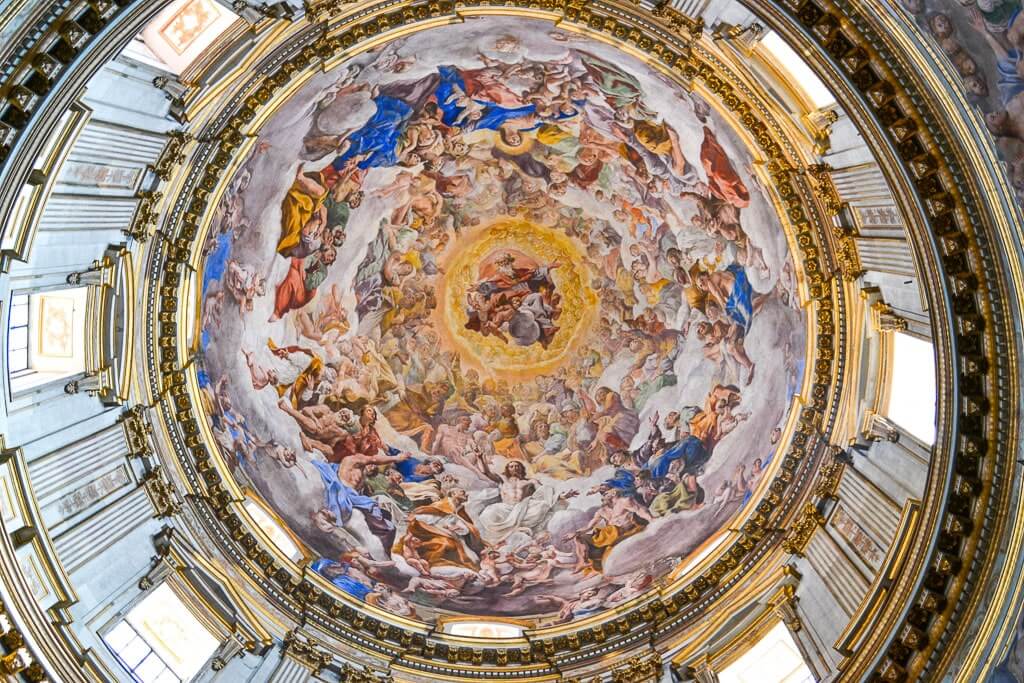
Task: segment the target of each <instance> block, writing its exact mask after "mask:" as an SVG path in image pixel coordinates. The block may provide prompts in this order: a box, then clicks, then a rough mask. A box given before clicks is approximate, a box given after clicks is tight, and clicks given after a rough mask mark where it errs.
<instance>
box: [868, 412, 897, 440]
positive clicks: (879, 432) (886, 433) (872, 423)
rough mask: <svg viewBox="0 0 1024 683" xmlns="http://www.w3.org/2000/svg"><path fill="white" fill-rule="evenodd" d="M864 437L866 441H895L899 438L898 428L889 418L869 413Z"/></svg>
mask: <svg viewBox="0 0 1024 683" xmlns="http://www.w3.org/2000/svg"><path fill="white" fill-rule="evenodd" d="M864 438H866V439H867V440H868V441H891V442H893V443H895V442H897V441H899V440H900V430H899V427H897V426H896V424H895V423H894V422H893V421H892V420H890V419H889V418H887V417H885V416H883V415H879V414H878V413H871V414H870V415H869V416H868V426H867V429H866V430H865V432H864Z"/></svg>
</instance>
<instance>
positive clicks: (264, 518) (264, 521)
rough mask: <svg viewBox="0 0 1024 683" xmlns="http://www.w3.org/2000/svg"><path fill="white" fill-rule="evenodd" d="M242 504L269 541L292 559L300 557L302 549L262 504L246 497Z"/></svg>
mask: <svg viewBox="0 0 1024 683" xmlns="http://www.w3.org/2000/svg"><path fill="white" fill-rule="evenodd" d="M243 505H244V506H245V509H246V511H248V513H249V516H250V517H252V521H254V522H256V526H258V527H259V528H260V529H262V530H263V533H265V534H266V535H267V537H268V538H270V541H271V542H272V543H273V544H274V545H276V546H277V549H278V550H280V551H281V552H282V553H284V554H285V555H287V556H288V557H289V558H290V559H292V560H298V559H299V558H301V557H302V551H301V550H299V546H297V545H295V541H293V540H292V539H291V536H289V535H288V534H286V533H285V532H284V529H282V528H281V525H280V524H278V523H277V522H276V521H275V520H274V518H273V517H271V516H270V515H269V514H268V513H267V511H266V510H264V509H263V506H262V505H260V504H259V503H257V502H255V501H252V500H249V499H246V501H245V502H244V503H243Z"/></svg>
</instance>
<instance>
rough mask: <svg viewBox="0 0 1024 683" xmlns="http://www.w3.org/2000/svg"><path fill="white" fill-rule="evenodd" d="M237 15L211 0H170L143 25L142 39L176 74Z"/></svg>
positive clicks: (204, 48)
mask: <svg viewBox="0 0 1024 683" xmlns="http://www.w3.org/2000/svg"><path fill="white" fill-rule="evenodd" d="M237 19H238V15H236V14H235V13H234V12H232V11H231V10H229V9H227V8H226V7H225V6H224V5H221V4H220V3H217V2H215V1H214V0H174V1H173V2H171V3H170V4H169V5H167V7H165V8H164V9H163V11H161V12H160V14H158V15H157V16H156V18H155V19H153V20H152V21H151V22H149V24H148V25H147V26H146V28H145V29H143V31H142V41H143V42H144V43H145V46H146V47H147V48H148V49H149V51H150V54H151V55H152V56H153V57H155V58H156V59H159V60H160V61H161V62H163V64H164V65H165V66H166V68H167V69H168V70H169V71H171V72H172V73H175V74H180V73H181V72H183V71H184V70H185V69H187V68H188V67H189V66H190V65H191V64H192V62H194V61H195V60H196V59H198V58H199V57H200V56H201V55H202V54H203V51H204V50H206V48H208V47H210V45H211V44H213V41H215V40H216V39H217V38H218V37H219V36H220V35H221V34H222V33H224V31H226V30H227V29H228V28H229V27H230V26H231V25H232V24H233V23H234V22H235V21H236V20H237Z"/></svg>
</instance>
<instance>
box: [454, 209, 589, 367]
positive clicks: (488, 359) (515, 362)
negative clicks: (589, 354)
mask: <svg viewBox="0 0 1024 683" xmlns="http://www.w3.org/2000/svg"><path fill="white" fill-rule="evenodd" d="M501 249H509V250H515V251H520V252H522V253H524V254H526V255H528V256H530V257H531V258H533V259H535V260H536V261H537V262H538V263H541V264H546V263H552V262H554V261H558V262H559V264H560V265H559V267H558V268H556V269H555V270H553V271H552V275H551V279H552V280H553V281H554V283H555V290H556V292H557V293H558V294H559V295H560V296H561V297H562V314H561V316H560V317H559V318H558V320H557V324H558V332H556V333H555V336H554V337H553V338H552V340H551V343H550V344H549V345H548V348H546V349H545V348H544V347H542V346H541V345H540V344H531V345H530V346H520V345H518V344H516V343H514V342H508V343H506V342H503V341H501V340H500V339H498V338H497V337H493V336H485V335H483V334H480V333H479V332H475V331H473V330H468V329H466V322H467V321H468V320H469V316H468V315H467V313H466V292H467V291H469V290H470V288H472V287H473V286H474V285H475V284H476V282H477V279H478V273H477V266H478V264H479V263H481V262H482V261H483V260H484V259H485V258H486V257H487V255H488V254H491V253H492V252H494V251H497V250H501ZM586 263H587V261H586V257H585V256H584V255H583V253H582V252H581V251H580V249H579V248H578V247H577V246H576V244H575V243H574V242H573V240H572V239H570V238H569V237H567V236H566V235H565V234H563V233H562V232H560V231H558V230H554V229H552V228H548V227H544V226H541V225H537V224H536V223H532V222H530V221H526V220H522V219H519V218H501V219H498V220H496V221H494V222H492V223H490V224H488V225H486V226H484V227H482V228H478V229H476V230H474V231H473V232H471V233H468V234H466V235H463V236H462V237H461V238H460V239H459V240H458V242H457V244H456V248H455V250H454V251H453V252H452V253H451V255H450V256H448V257H447V258H446V259H445V260H444V262H443V263H442V264H441V267H442V269H443V276H442V278H441V281H440V283H439V284H438V302H439V306H438V312H437V313H436V314H435V316H436V318H438V321H437V322H439V323H440V324H438V325H437V326H436V329H438V331H439V333H440V334H441V336H443V337H445V338H446V339H447V341H448V342H449V343H450V344H451V345H452V346H453V347H454V348H455V349H456V350H457V351H458V353H459V354H460V356H461V357H462V359H463V366H464V367H466V366H468V367H475V368H477V369H478V370H479V371H480V372H481V373H482V374H485V375H489V376H492V377H502V378H505V379H511V380H514V379H527V378H530V377H535V376H537V375H541V374H546V373H551V372H553V371H554V370H556V369H557V368H558V367H559V366H560V365H562V364H563V363H565V362H566V361H567V360H569V359H570V358H572V355H573V352H574V351H575V350H576V348H577V347H578V346H579V344H580V342H581V341H582V340H583V339H584V338H585V337H587V336H589V335H590V333H591V332H592V331H593V330H594V327H595V325H594V323H595V322H596V320H597V308H598V306H597V303H598V300H597V295H596V294H595V293H594V292H593V290H592V289H591V288H590V286H589V284H588V283H589V282H590V271H589V269H588V268H587V266H586Z"/></svg>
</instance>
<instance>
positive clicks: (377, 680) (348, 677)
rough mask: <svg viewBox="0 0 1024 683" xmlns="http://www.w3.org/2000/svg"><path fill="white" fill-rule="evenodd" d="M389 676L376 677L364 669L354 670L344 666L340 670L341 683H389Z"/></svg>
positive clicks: (390, 679) (390, 678)
mask: <svg viewBox="0 0 1024 683" xmlns="http://www.w3.org/2000/svg"><path fill="white" fill-rule="evenodd" d="M392 680H393V678H392V677H391V675H390V674H385V675H381V676H378V675H377V674H374V673H372V672H370V671H367V670H366V669H356V668H354V667H351V666H349V665H348V664H346V665H345V666H343V667H342V669H341V683H391V681H392Z"/></svg>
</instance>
